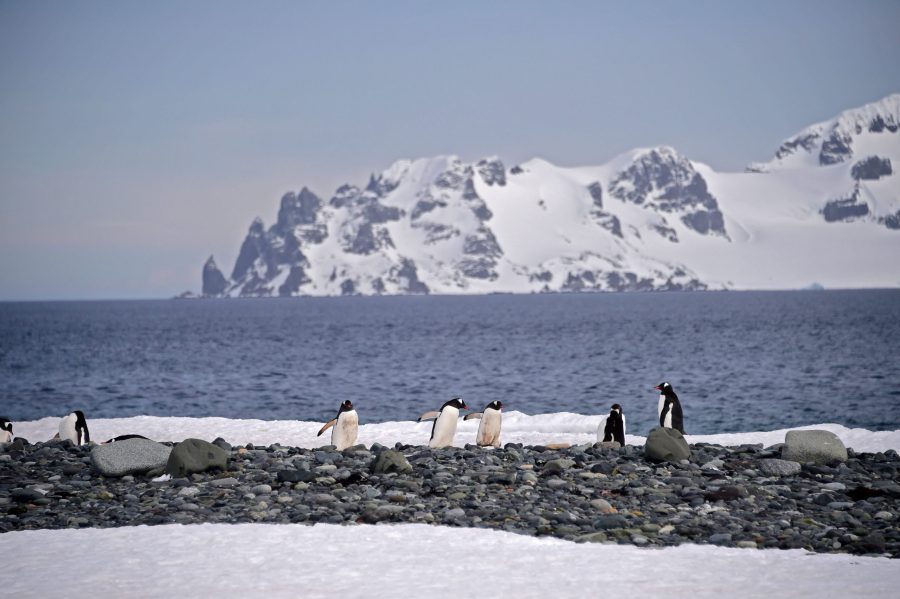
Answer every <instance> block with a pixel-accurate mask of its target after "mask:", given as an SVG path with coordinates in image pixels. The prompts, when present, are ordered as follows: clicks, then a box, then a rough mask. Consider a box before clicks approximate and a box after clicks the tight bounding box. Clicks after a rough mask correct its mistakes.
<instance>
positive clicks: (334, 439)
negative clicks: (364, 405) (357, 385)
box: [316, 399, 359, 451]
mask: <svg viewBox="0 0 900 599" xmlns="http://www.w3.org/2000/svg"><path fill="white" fill-rule="evenodd" d="M331 427H334V429H333V430H332V431H331V444H332V445H334V446H335V447H337V450H338V451H343V450H345V449H347V448H348V447H352V446H354V445H356V436H357V434H358V433H359V415H358V414H357V413H356V410H354V409H353V404H352V403H351V402H350V400H349V399H348V400H345V401H344V403H342V404H341V407H339V408H338V413H337V416H335V417H334V419H333V420H330V421H329V422H327V423H326V424H325V426H323V427H322V428H321V429H319V433H318V434H317V435H316V436H317V437H318V436H320V435H321V434H322V433H324V432H325V431H327V430H328V429H329V428H331Z"/></svg>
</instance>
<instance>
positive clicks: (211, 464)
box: [166, 439, 228, 478]
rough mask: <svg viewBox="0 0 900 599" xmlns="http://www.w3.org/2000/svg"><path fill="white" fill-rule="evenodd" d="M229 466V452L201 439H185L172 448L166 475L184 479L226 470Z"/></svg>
mask: <svg viewBox="0 0 900 599" xmlns="http://www.w3.org/2000/svg"><path fill="white" fill-rule="evenodd" d="M227 465H228V452H226V451H225V450H224V449H222V448H221V447H218V446H216V445H213V444H212V443H210V442H209V441H203V440H201V439H185V440H184V441H182V442H181V443H178V444H176V445H175V447H173V448H172V453H171V454H170V455H169V461H168V462H167V463H166V474H168V475H170V476H172V477H173V478H182V477H185V476H187V475H188V474H193V473H195V472H206V471H207V470H211V469H213V468H218V469H220V470H224V469H225V468H226V466H227Z"/></svg>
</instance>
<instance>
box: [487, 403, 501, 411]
mask: <svg viewBox="0 0 900 599" xmlns="http://www.w3.org/2000/svg"><path fill="white" fill-rule="evenodd" d="M487 407H489V408H491V409H492V410H497V411H498V412H499V411H500V410H502V409H503V402H502V401H500V400H496V401H492V402H491V403H489V404H488V405H487Z"/></svg>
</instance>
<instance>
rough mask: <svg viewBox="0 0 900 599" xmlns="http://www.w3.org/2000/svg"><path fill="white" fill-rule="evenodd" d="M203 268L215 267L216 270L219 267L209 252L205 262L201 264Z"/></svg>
mask: <svg viewBox="0 0 900 599" xmlns="http://www.w3.org/2000/svg"><path fill="white" fill-rule="evenodd" d="M203 268H206V269H210V270H212V269H213V268H215V269H216V270H218V269H219V267H218V266H216V260H215V258H213V255H212V254H210V255H209V258H207V259H206V262H205V263H204V264H203Z"/></svg>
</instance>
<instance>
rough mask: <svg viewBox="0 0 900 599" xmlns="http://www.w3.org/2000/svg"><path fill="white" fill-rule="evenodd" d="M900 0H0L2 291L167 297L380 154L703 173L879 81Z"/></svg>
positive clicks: (355, 179)
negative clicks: (693, 165)
mask: <svg viewBox="0 0 900 599" xmlns="http://www.w3.org/2000/svg"><path fill="white" fill-rule="evenodd" d="M898 23H900V2H896V1H889V2H875V1H861V2H827V1H812V2H806V1H789V2H757V1H754V2H741V3H737V2H726V1H718V2H700V1H690V2H688V1H683V2H677V1H669V2H549V1H548V2H459V1H457V2H443V3H437V2H389V1H382V2H374V1H372V2H177V3H176V2H171V3H170V2H113V1H109V2H40V1H31V2H25V1H22V2H10V1H0V251H2V256H3V260H2V262H0V299H69V298H109V297H116V298H130V297H166V296H171V295H174V294H175V293H178V292H180V291H183V290H185V289H193V290H197V289H199V286H200V268H201V266H202V263H203V261H204V260H205V259H206V257H207V256H208V255H209V254H210V253H215V255H216V257H217V260H218V262H219V264H220V266H221V267H222V268H223V270H224V271H226V272H229V271H230V270H231V266H232V264H233V261H234V258H235V256H236V254H237V251H238V248H239V245H240V242H241V240H242V239H243V236H244V234H245V232H246V229H247V226H248V225H249V224H250V221H251V220H252V219H253V217H255V216H257V215H260V216H262V217H263V219H264V220H265V221H266V223H267V224H270V223H271V222H272V220H273V218H274V215H275V213H276V211H277V203H278V200H279V198H280V197H281V195H282V193H283V192H285V191H287V190H291V189H299V188H300V187H302V186H303V185H307V186H309V187H310V188H312V189H313V190H314V191H315V192H317V193H318V194H320V195H322V196H326V197H329V196H330V194H331V192H333V191H334V188H335V187H337V186H338V185H339V184H341V183H343V182H352V183H357V184H361V183H364V182H365V179H366V177H367V176H368V173H370V172H372V171H380V170H382V169H384V168H386V167H387V166H388V165H389V164H390V163H391V162H393V161H394V160H395V159H398V158H415V157H421V156H429V155H435V154H444V153H453V154H458V155H460V156H461V157H462V158H464V159H467V160H476V159H478V158H480V157H482V156H488V155H493V154H497V155H499V156H500V157H501V158H502V159H503V160H504V161H505V162H506V163H507V164H509V165H511V164H515V163H517V162H520V161H523V160H527V159H529V158H532V157H535V156H540V157H543V158H546V159H548V160H550V161H552V162H555V163H558V164H562V165H584V164H599V163H602V162H605V161H607V160H609V159H610V158H612V157H613V156H615V155H616V154H619V153H620V152H623V151H625V150H628V149H630V148H633V147H637V146H647V145H656V144H669V145H672V146H674V147H675V148H677V149H678V150H679V151H680V152H682V153H683V154H685V155H687V156H688V157H689V158H691V159H694V160H699V161H703V162H707V163H709V164H711V165H712V166H713V167H715V168H717V169H719V170H740V169H742V168H743V166H744V165H746V163H748V162H750V161H753V160H764V159H766V158H768V157H770V156H771V154H772V153H773V151H774V150H775V148H776V147H777V146H778V144H779V143H780V141H781V140H782V139H784V138H785V137H787V136H789V135H791V134H792V133H794V132H796V131H797V130H799V129H801V128H803V127H805V126H807V125H809V124H811V123H813V122H815V121H818V120H822V119H826V118H830V117H832V116H834V115H835V114H837V113H838V112H840V111H841V110H844V109H846V108H851V107H854V106H858V105H861V104H864V103H866V102H870V101H874V100H877V99H879V98H881V97H883V96H886V95H888V94H890V93H893V92H897V91H900V68H898V67H897V65H898V64H900V33H898V31H900V30H898V28H897V24H898Z"/></svg>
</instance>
